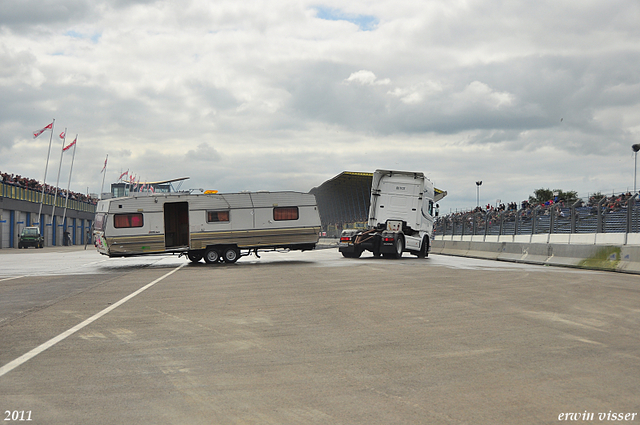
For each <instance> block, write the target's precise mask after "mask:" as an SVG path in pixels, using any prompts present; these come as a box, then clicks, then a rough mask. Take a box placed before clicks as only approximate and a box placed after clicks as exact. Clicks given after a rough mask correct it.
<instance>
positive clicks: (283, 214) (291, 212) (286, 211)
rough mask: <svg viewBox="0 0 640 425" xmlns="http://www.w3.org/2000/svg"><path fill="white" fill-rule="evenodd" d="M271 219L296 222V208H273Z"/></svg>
mask: <svg viewBox="0 0 640 425" xmlns="http://www.w3.org/2000/svg"><path fill="white" fill-rule="evenodd" d="M273 219H274V220H275V221H284V220H297V219H298V207H275V208H274V209H273Z"/></svg>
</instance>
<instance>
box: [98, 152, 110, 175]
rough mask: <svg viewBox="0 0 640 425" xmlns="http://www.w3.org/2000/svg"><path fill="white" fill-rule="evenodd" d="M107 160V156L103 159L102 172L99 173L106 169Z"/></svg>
mask: <svg viewBox="0 0 640 425" xmlns="http://www.w3.org/2000/svg"><path fill="white" fill-rule="evenodd" d="M107 159H109V155H107V157H106V158H105V159H104V167H102V170H100V172H101V173H102V172H104V170H105V169H106V168H107Z"/></svg>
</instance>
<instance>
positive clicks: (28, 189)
mask: <svg viewBox="0 0 640 425" xmlns="http://www.w3.org/2000/svg"><path fill="white" fill-rule="evenodd" d="M0 176H1V179H0V248H16V247H18V238H19V235H20V232H21V231H22V229H23V228H25V227H28V226H39V227H40V232H41V233H42V234H43V235H44V237H45V246H56V245H63V244H64V243H65V242H67V243H70V244H73V245H76V244H77V245H82V244H85V243H87V242H89V239H88V237H89V238H90V235H89V236H88V233H89V229H90V228H91V225H92V224H93V217H94V215H95V209H96V202H97V200H96V199H94V198H92V197H90V196H87V195H84V194H81V193H76V192H68V193H67V191H66V190H63V189H60V188H54V187H52V186H49V185H45V187H44V195H43V190H42V189H43V188H42V185H41V184H40V183H39V182H38V181H37V180H34V179H30V178H26V177H22V176H16V175H13V174H8V173H0ZM41 201H42V213H41V214H42V218H41V220H40V221H38V214H39V213H40V209H41ZM54 203H55V216H53V214H54ZM65 207H66V208H65ZM65 233H66V234H67V238H66V241H65Z"/></svg>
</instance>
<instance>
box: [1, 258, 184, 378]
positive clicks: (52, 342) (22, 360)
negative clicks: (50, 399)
mask: <svg viewBox="0 0 640 425" xmlns="http://www.w3.org/2000/svg"><path fill="white" fill-rule="evenodd" d="M186 265H187V263H185V264H182V265H180V266H178V267H176V268H175V269H173V270H171V271H170V272H169V273H167V274H165V275H163V276H160V277H159V278H157V279H156V280H154V281H153V282H151V283H148V284H146V285H145V286H143V287H142V288H140V289H138V290H137V291H135V292H133V293H132V294H129V295H127V296H126V297H124V298H123V299H121V300H120V301H118V302H117V303H114V304H112V305H110V306H109V307H107V308H105V309H104V310H102V311H101V312H99V313H96V314H94V315H93V316H91V317H89V318H88V319H87V320H85V321H84V322H82V323H79V324H77V325H76V326H74V327H72V328H71V329H69V330H67V331H65V332H63V333H61V334H60V335H58V336H56V337H54V338H51V339H50V340H49V341H47V342H45V343H44V344H41V345H40V346H38V347H36V348H34V349H33V350H31V351H29V352H28V353H26V354H23V355H22V356H20V357H18V358H17V359H15V360H13V361H11V362H9V363H7V364H6V365H4V366H2V367H0V377H2V376H3V375H5V374H7V373H9V372H11V371H12V370H13V369H15V368H17V367H18V366H20V365H22V364H23V363H26V362H27V361H29V360H31V359H32V358H34V357H35V356H37V355H38V354H40V353H42V352H43V351H45V350H47V349H48V348H51V347H53V346H54V345H56V344H57V343H59V342H60V341H62V340H64V339H65V338H67V337H69V336H71V335H73V334H74V333H76V332H78V331H79V330H80V329H82V328H84V327H85V326H87V325H90V324H91V323H93V322H95V321H96V320H98V319H99V318H101V317H102V316H104V315H105V314H107V313H109V312H110V311H112V310H114V309H116V308H118V307H120V306H121V305H122V304H124V303H126V302H127V301H129V300H130V299H132V298H133V297H135V296H136V295H139V294H141V293H142V292H144V291H146V290H147V289H149V288H151V287H152V286H153V285H155V284H156V283H158V282H160V281H161V280H163V279H165V278H167V277H169V276H171V275H172V274H174V273H175V272H177V271H178V270H180V269H181V268H183V267H184V266H186Z"/></svg>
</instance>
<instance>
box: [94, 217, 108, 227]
mask: <svg viewBox="0 0 640 425" xmlns="http://www.w3.org/2000/svg"><path fill="white" fill-rule="evenodd" d="M106 218H107V215H106V214H105V213H98V214H96V221H95V222H94V225H93V226H94V227H93V228H94V229H96V230H104V223H105V219H106Z"/></svg>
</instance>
